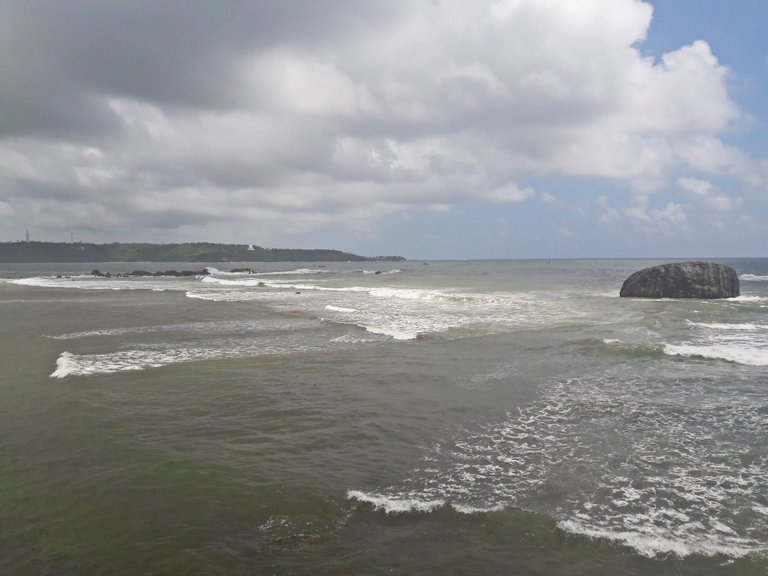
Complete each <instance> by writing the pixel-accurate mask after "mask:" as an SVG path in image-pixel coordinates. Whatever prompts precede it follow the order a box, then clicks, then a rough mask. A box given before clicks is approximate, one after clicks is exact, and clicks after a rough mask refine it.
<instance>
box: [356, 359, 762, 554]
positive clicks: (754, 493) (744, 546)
mask: <svg viewBox="0 0 768 576" xmlns="http://www.w3.org/2000/svg"><path fill="white" fill-rule="evenodd" d="M621 370H622V369H621V368H617V375H616V376H614V377H610V375H604V376H602V377H601V379H600V380H587V379H572V380H568V381H564V382H554V383H552V384H550V385H549V386H548V387H547V388H546V389H545V391H544V395H543V397H542V399H541V400H539V401H537V402H535V403H533V404H532V405H529V406H527V407H523V408H520V409H519V410H518V411H517V412H514V413H510V414H509V415H508V417H507V418H505V419H502V420H501V421H499V422H496V423H490V424H489V425H487V426H483V427H480V428H479V429H478V430H476V431H467V432H464V433H461V434H458V435H457V436H454V437H446V438H443V439H441V440H440V441H438V442H437V443H436V444H435V445H434V446H433V447H432V448H430V449H428V450H427V451H426V453H425V455H424V457H423V461H422V462H421V463H420V465H419V466H418V467H416V468H415V469H414V470H413V471H412V472H411V473H410V474H408V475H407V476H406V477H405V478H404V479H403V481H402V483H400V484H399V485H394V486H390V487H387V488H384V489H378V490H373V491H368V492H362V491H359V490H350V491H349V496H350V498H355V499H358V500H361V501H365V502H369V503H371V504H372V505H374V506H375V507H376V508H378V509H381V510H384V511H386V512H391V513H403V512H409V511H425V510H426V511H429V510H433V509H434V508H435V507H438V506H451V507H452V508H454V509H456V510H462V509H463V511H467V512H470V513H471V512H472V510H473V509H477V510H480V511H488V510H493V509H498V508H500V507H510V506H514V507H517V508H521V509H528V510H532V511H536V512H538V513H542V512H543V513H546V514H549V515H551V516H553V517H554V518H555V519H556V520H557V521H558V525H559V526H560V528H561V529H563V530H567V531H570V532H574V533H578V534H586V535H589V536H590V537H596V538H607V539H610V540H614V541H618V542H621V543H623V544H625V545H628V546H631V547H633V548H635V549H636V550H637V551H638V552H639V553H641V554H644V555H647V556H650V557H652V556H655V555H658V554H676V555H680V556H686V555H689V554H704V555H717V554H724V555H728V556H732V557H735V556H743V555H746V554H751V553H756V552H765V551H766V550H767V549H768V545H766V542H768V515H766V513H765V511H764V510H763V508H765V507H764V506H762V505H761V504H760V502H765V501H766V499H767V498H768V485H767V484H766V481H765V479H766V477H768V456H766V455H764V454H762V453H761V452H760V450H758V447H762V444H763V442H764V438H765V436H766V434H768V414H767V413H765V411H764V409H763V404H762V403H763V397H762V395H761V394H758V393H757V392H756V393H755V397H756V398H757V403H755V404H752V403H749V401H748V399H746V398H745V397H740V396H736V395H734V394H733V392H732V391H730V390H727V389H724V386H723V384H722V383H721V382H719V383H718V384H717V385H716V387H714V388H707V389H702V386H704V385H705V383H702V382H701V381H700V380H697V382H696V384H695V385H692V384H691V383H689V382H683V383H681V384H680V386H679V387H678V388H672V389H671V388H670V382H669V381H668V380H666V379H663V380H659V381H652V380H649V379H648V378H647V377H646V376H644V377H642V378H641V377H638V378H636V379H634V380H630V379H629V378H628V377H627V376H626V374H625V373H623V374H622V372H621ZM700 397H703V398H704V399H705V401H703V400H699V398H700ZM745 402H746V403H745ZM553 481H554V482H555V483H556V485H557V490H558V492H561V493H562V496H560V497H559V498H558V501H557V502H556V503H553V504H547V501H548V500H550V499H551V483H552V482H553ZM542 495H544V498H543V499H542Z"/></svg>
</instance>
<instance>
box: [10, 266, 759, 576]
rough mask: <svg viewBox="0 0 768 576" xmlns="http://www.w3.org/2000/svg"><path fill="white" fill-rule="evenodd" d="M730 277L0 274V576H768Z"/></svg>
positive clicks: (740, 306)
mask: <svg viewBox="0 0 768 576" xmlns="http://www.w3.org/2000/svg"><path fill="white" fill-rule="evenodd" d="M720 261H721V262H723V263H726V264H729V265H731V266H733V267H734V268H735V269H736V271H737V272H738V274H739V276H740V279H741V296H740V297H738V298H735V299H729V300H709V301H704V300H665V299H659V300H652V299H651V300H647V299H627V298H619V296H618V294H619V289H620V287H621V284H622V282H623V280H624V279H625V278H626V277H627V276H628V275H629V274H631V273H632V272H634V271H636V270H639V269H641V268H644V267H646V266H649V265H652V264H657V263H661V261H658V260H654V261H641V260H553V261H551V262H550V261H543V260H542V261H455V262H420V261H419V262H416V261H408V262H368V263H359V262H358V263H330V262H329V263H325V264H296V263H282V264H280V263H266V264H261V263H200V264H189V263H160V264H157V263H156V264H149V263H110V264H101V263H100V264H87V265H86V264H24V265H21V264H16V265H14V264H0V320H1V322H0V331H1V333H2V347H1V348H0V350H1V352H0V354H1V356H0V358H1V359H2V376H0V573H2V574H10V575H54V574H55V575H111V574H131V575H135V574H158V575H175V574H183V575H196V574H207V575H212V574H226V575H251V574H278V575H288V574H302V575H303V574H307V575H309V574H312V575H318V574H319V575H324V574H325V575H347V574H348V575H353V574H354V575H378V574H407V575H433V574H504V575H576V574H589V575H600V574H605V575H625V574H628V575H646V574H648V575H653V576H661V575H697V576H698V575H707V574H713V575H714V574H717V575H720V574H730V575H762V576H765V574H768V441H766V440H767V439H768V259H731V260H720ZM203 267H209V271H210V272H211V273H210V274H209V275H205V276H197V277H195V276H192V277H169V276H165V277H154V276H150V277H135V278H134V277H130V278H126V277H109V278H107V277H99V276H92V275H91V274H90V273H91V269H93V268H99V269H100V270H101V271H102V272H104V273H106V272H111V273H125V272H130V271H131V270H134V269H145V270H168V269H176V270H182V269H187V270H189V269H202V268H203ZM243 267H249V268H251V269H252V273H246V272H240V273H233V272H231V270H232V269H235V268H243Z"/></svg>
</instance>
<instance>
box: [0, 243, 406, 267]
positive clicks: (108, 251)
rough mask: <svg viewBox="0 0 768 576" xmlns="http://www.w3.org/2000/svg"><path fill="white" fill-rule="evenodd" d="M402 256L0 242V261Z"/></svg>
mask: <svg viewBox="0 0 768 576" xmlns="http://www.w3.org/2000/svg"><path fill="white" fill-rule="evenodd" d="M402 260H405V258H403V257H402V256H373V257H367V256H359V255H357V254H350V253H349V252H342V251H340V250H321V249H292V248H262V247H261V246H254V245H252V244H213V243H209V242H189V243H183V244H146V243H125V244H123V243H117V242H114V243H112V244H89V243H85V242H70V243H67V242H0V262H371V261H402Z"/></svg>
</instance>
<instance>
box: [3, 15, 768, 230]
mask: <svg viewBox="0 0 768 576" xmlns="http://www.w3.org/2000/svg"><path fill="white" fill-rule="evenodd" d="M377 6H378V8H377ZM382 6H384V5H382ZM264 9H266V8H264ZM274 9H275V10H278V9H279V7H276V8H274ZM344 9H345V10H346V11H352V12H353V13H354V14H352V16H353V19H354V20H356V21H357V22H360V23H361V25H362V23H365V26H364V33H362V32H361V31H360V29H359V28H356V27H354V26H349V25H348V24H349V21H348V20H346V19H344V20H341V19H340V20H339V22H338V24H335V23H334V22H335V21H334V20H333V19H330V20H328V21H327V22H324V24H323V26H325V28H319V29H318V30H309V31H307V30H303V31H296V30H294V31H291V29H286V30H285V31H284V32H282V33H279V32H275V34H274V35H272V36H270V35H269V34H264V35H262V36H258V35H254V37H253V38H239V39H238V42H239V43H235V42H234V41H233V42H232V44H229V43H228V42H229V41H228V39H227V37H226V36H225V35H222V36H221V37H217V38H214V37H211V38H206V42H205V44H204V45H205V46H210V52H209V53H206V55H207V56H209V57H210V58H209V60H206V62H208V61H210V62H213V63H214V64H213V65H218V68H216V69H212V70H211V71H210V72H211V76H210V78H211V79H210V80H209V79H208V78H201V79H200V81H201V82H205V81H210V82H212V83H213V82H220V87H219V88H217V90H214V91H212V92H211V93H212V94H214V96H211V97H210V98H211V100H210V101H209V102H208V104H207V105H197V106H192V105H190V104H189V103H188V101H187V99H186V98H185V95H182V94H181V90H182V89H183V87H179V89H178V90H179V94H176V95H174V94H164V95H163V97H159V96H155V97H152V95H151V93H149V92H147V93H144V94H140V95H137V94H135V93H130V91H128V90H125V91H123V92H121V91H120V85H119V84H118V85H110V84H109V82H108V81H107V80H108V79H107V78H106V77H105V78H104V79H103V82H101V83H100V82H96V81H94V82H93V83H92V84H93V85H94V86H106V85H109V86H110V89H103V90H98V89H96V88H94V89H93V90H92V91H91V92H90V93H89V94H88V98H89V100H88V102H92V101H94V100H95V101H98V102H100V103H101V104H102V105H103V108H104V110H105V111H106V113H109V114H111V115H112V116H111V118H110V123H109V124H108V125H105V127H104V133H103V134H95V135H90V136H89V137H87V138H84V137H81V136H78V135H77V134H75V135H71V136H68V138H69V140H67V138H65V137H62V136H60V135H59V134H58V133H56V132H55V131H54V130H52V131H51V134H50V135H47V134H45V132H44V131H43V132H38V133H36V134H35V136H33V137H30V136H27V137H7V138H5V139H2V140H0V190H4V191H6V192H0V202H5V203H6V205H8V206H11V207H12V208H13V209H14V210H15V211H16V212H17V213H18V212H24V211H25V210H29V211H30V213H29V218H30V219H33V218H34V213H33V212H34V210H40V206H42V203H43V202H44V200H43V199H42V196H44V195H46V194H47V195H49V196H50V197H52V198H53V199H54V200H53V201H55V202H56V203H59V204H60V203H64V202H66V198H67V197H72V198H74V199H77V202H80V203H82V205H84V204H88V203H90V204H92V205H93V206H94V208H93V209H88V210H85V209H83V206H82V205H81V204H77V203H75V200H74V199H73V200H72V202H73V203H72V210H71V213H72V214H75V213H77V212H78V209H79V210H81V211H82V213H84V214H85V213H87V214H89V217H90V218H92V219H94V222H96V225H98V223H101V225H102V226H103V228H104V229H105V230H107V229H108V228H109V227H112V226H115V225H124V226H126V227H129V226H130V225H131V224H130V219H131V218H133V217H135V219H136V220H135V224H134V225H135V226H137V227H140V226H144V225H145V224H143V223H146V222H158V223H160V222H161V221H163V219H165V221H164V222H162V225H163V226H171V227H173V226H176V227H183V226H189V225H191V224H194V223H196V222H200V221H202V220H204V219H205V218H206V217H208V218H210V219H211V220H212V221H216V220H221V221H224V220H227V219H232V220H234V221H240V222H247V223H251V224H257V225H260V226H271V225H273V224H272V223H273V222H274V220H275V219H282V220H283V221H285V222H290V223H291V224H290V227H292V229H295V230H297V231H303V230H307V229H311V228H313V227H322V226H329V225H333V224H338V223H344V224H348V223H350V222H355V225H357V226H364V225H365V223H368V222H373V221H375V219H376V218H379V217H382V216H386V215H389V214H393V213H397V212H408V211H412V210H446V209H450V207H451V206H453V205H455V204H458V203H462V202H483V203H502V202H506V203H519V202H523V201H525V200H527V199H529V198H531V197H533V196H534V195H535V194H536V193H535V192H534V191H533V190H532V189H530V188H524V187H521V186H520V185H519V182H520V181H523V180H524V179H526V178H528V177H530V176H545V177H551V178H563V177H570V176H577V177H592V178H607V179H611V180H614V181H616V182H619V183H620V184H623V185H624V186H622V187H623V188H625V189H627V190H630V191H631V192H633V193H636V194H637V193H639V194H641V195H646V196H647V195H650V194H657V193H659V192H660V191H661V190H663V189H664V188H665V186H667V183H668V182H674V181H675V179H676V177H677V176H678V175H679V174H680V173H682V172H684V173H692V174H699V173H707V174H722V175H727V176H731V177H736V178H740V179H742V180H743V181H744V182H747V183H751V184H752V185H754V184H757V183H760V182H764V181H765V180H766V178H765V175H766V174H768V168H761V166H760V163H759V162H758V161H755V160H753V159H751V158H749V156H748V155H747V154H745V153H744V152H742V151H740V150H738V149H736V148H733V147H730V146H728V145H726V144H724V143H723V142H722V141H721V137H722V134H723V133H724V131H726V130H727V129H728V127H729V126H730V125H731V124H732V123H733V122H734V121H735V120H737V119H738V118H739V115H740V113H739V110H738V107H737V106H736V105H735V104H734V102H733V101H732V100H731V98H730V97H729V94H728V90H727V78H728V69H727V68H726V67H725V66H723V65H721V64H720V63H719V62H718V60H717V58H716V57H715V56H714V55H713V53H712V51H711V49H710V46H709V45H708V44H707V43H706V42H704V41H701V40H699V41H695V42H693V43H692V44H690V45H687V46H682V47H680V48H679V49H677V50H673V51H670V52H669V53H667V54H664V55H663V56H662V57H661V58H660V59H659V60H658V61H656V60H654V59H653V58H650V57H648V56H645V55H643V53H642V52H641V51H640V49H639V47H640V46H642V41H643V40H644V39H645V37H646V34H647V32H648V27H649V25H650V23H651V18H652V12H653V11H652V7H651V6H650V4H648V3H645V2H641V1H638V0H607V1H606V0H579V1H578V2H576V1H570V2H564V1H563V0H488V1H479V0H462V1H459V0H457V1H454V2H443V3H439V2H431V3H421V4H412V3H410V2H407V1H406V0H402V1H394V2H387V3H386V10H384V12H385V13H386V18H383V19H381V20H380V21H379V20H375V21H374V20H371V21H369V20H370V19H371V18H373V16H375V15H376V14H378V12H375V11H376V10H379V9H381V7H380V6H379V5H378V4H376V5H375V6H374V5H373V4H371V5H367V4H366V3H354V4H345V5H344ZM368 10H370V11H371V12H367V11H368ZM345 15H348V14H346V13H345ZM115 17H117V16H115ZM211 33H212V32H211ZM30 37H32V36H30ZM129 37H130V36H129ZM135 42H136V43H137V45H139V44H140V45H141V46H140V47H142V48H145V49H148V50H151V47H149V48H146V47H145V46H144V44H143V40H142V39H141V38H139V37H136V38H135ZM219 52H222V53H227V54H230V58H229V59H228V60H226V63H221V61H220V59H219V58H218V55H219ZM214 56H216V57H214ZM216 63H218V64H216ZM64 72H66V71H64ZM60 76H61V78H62V80H61V81H62V82H65V81H68V80H67V78H68V75H67V74H66V73H63V74H61V75H60ZM58 77H59V76H57V78H58ZM73 77H74V76H73ZM0 95H1V94H0ZM174 96H175V97H174ZM216 98H218V99H216ZM701 182H705V181H703V180H697V179H694V178H681V179H680V180H678V186H679V187H680V188H681V189H682V190H683V191H685V192H686V193H687V194H689V195H691V196H692V197H694V198H696V199H697V200H698V201H699V202H701V203H702V205H705V206H707V207H708V208H710V209H713V210H720V211H726V210H733V209H734V208H735V207H736V206H737V205H738V201H737V200H735V199H730V198H728V197H727V196H725V195H724V194H722V193H720V192H717V191H715V190H714V189H710V188H708V189H706V190H703V189H701ZM33 190H34V194H37V195H39V197H40V200H39V201H38V203H37V204H34V205H33V204H32V203H31V202H30V201H29V197H31V196H32V195H33ZM8 191H10V192H8ZM3 194H5V196H2V195H3ZM24 197H26V199H25V198H24ZM539 199H540V200H541V202H542V203H544V204H546V205H548V206H551V207H560V208H564V207H568V206H570V204H569V203H568V202H567V201H566V200H565V199H563V198H558V197H555V196H553V195H551V194H549V193H540V194H539ZM662 203H663V201H661V200H657V202H656V205H661V204H662ZM57 205H58V204H57ZM598 205H599V207H600V212H599V213H600V216H599V217H600V218H601V219H602V220H603V221H606V222H615V221H618V220H619V219H628V220H629V221H633V222H636V223H639V224H643V225H654V226H671V225H682V224H685V223H686V221H687V219H686V215H685V213H684V212H683V208H682V206H681V205H679V204H675V203H673V202H670V203H667V204H666V205H665V206H664V207H663V208H659V209H655V210H654V209H650V207H649V205H650V204H649V201H648V198H647V197H646V198H645V199H644V200H643V201H641V202H639V203H636V204H635V205H632V206H630V207H628V208H624V209H619V208H611V207H610V206H609V203H608V201H607V199H603V200H598ZM36 207H37V208H36ZM119 210H123V212H122V213H121V216H119V217H117V216H109V217H107V216H99V214H102V215H104V214H106V215H111V214H114V213H115V212H116V211H119ZM147 215H152V216H153V219H151V220H145V219H144V218H146V217H147ZM146 225H147V226H150V225H151V224H146ZM159 225H160V224H158V226H159Z"/></svg>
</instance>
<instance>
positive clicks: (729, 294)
mask: <svg viewBox="0 0 768 576" xmlns="http://www.w3.org/2000/svg"><path fill="white" fill-rule="evenodd" d="M620 295H621V296H630V297H636V298H735V297H736V296H738V295H739V276H738V275H737V274H736V271H735V270H734V269H733V268H731V267H730V266H725V265H724V264H715V263H713V262H680V263H676V264H662V265H659V266H652V267H650V268H645V269H644V270H640V271H638V272H635V273H634V274H632V275H631V276H630V277H629V278H627V279H626V280H625V281H624V284H623V285H622V287H621V292H620Z"/></svg>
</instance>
